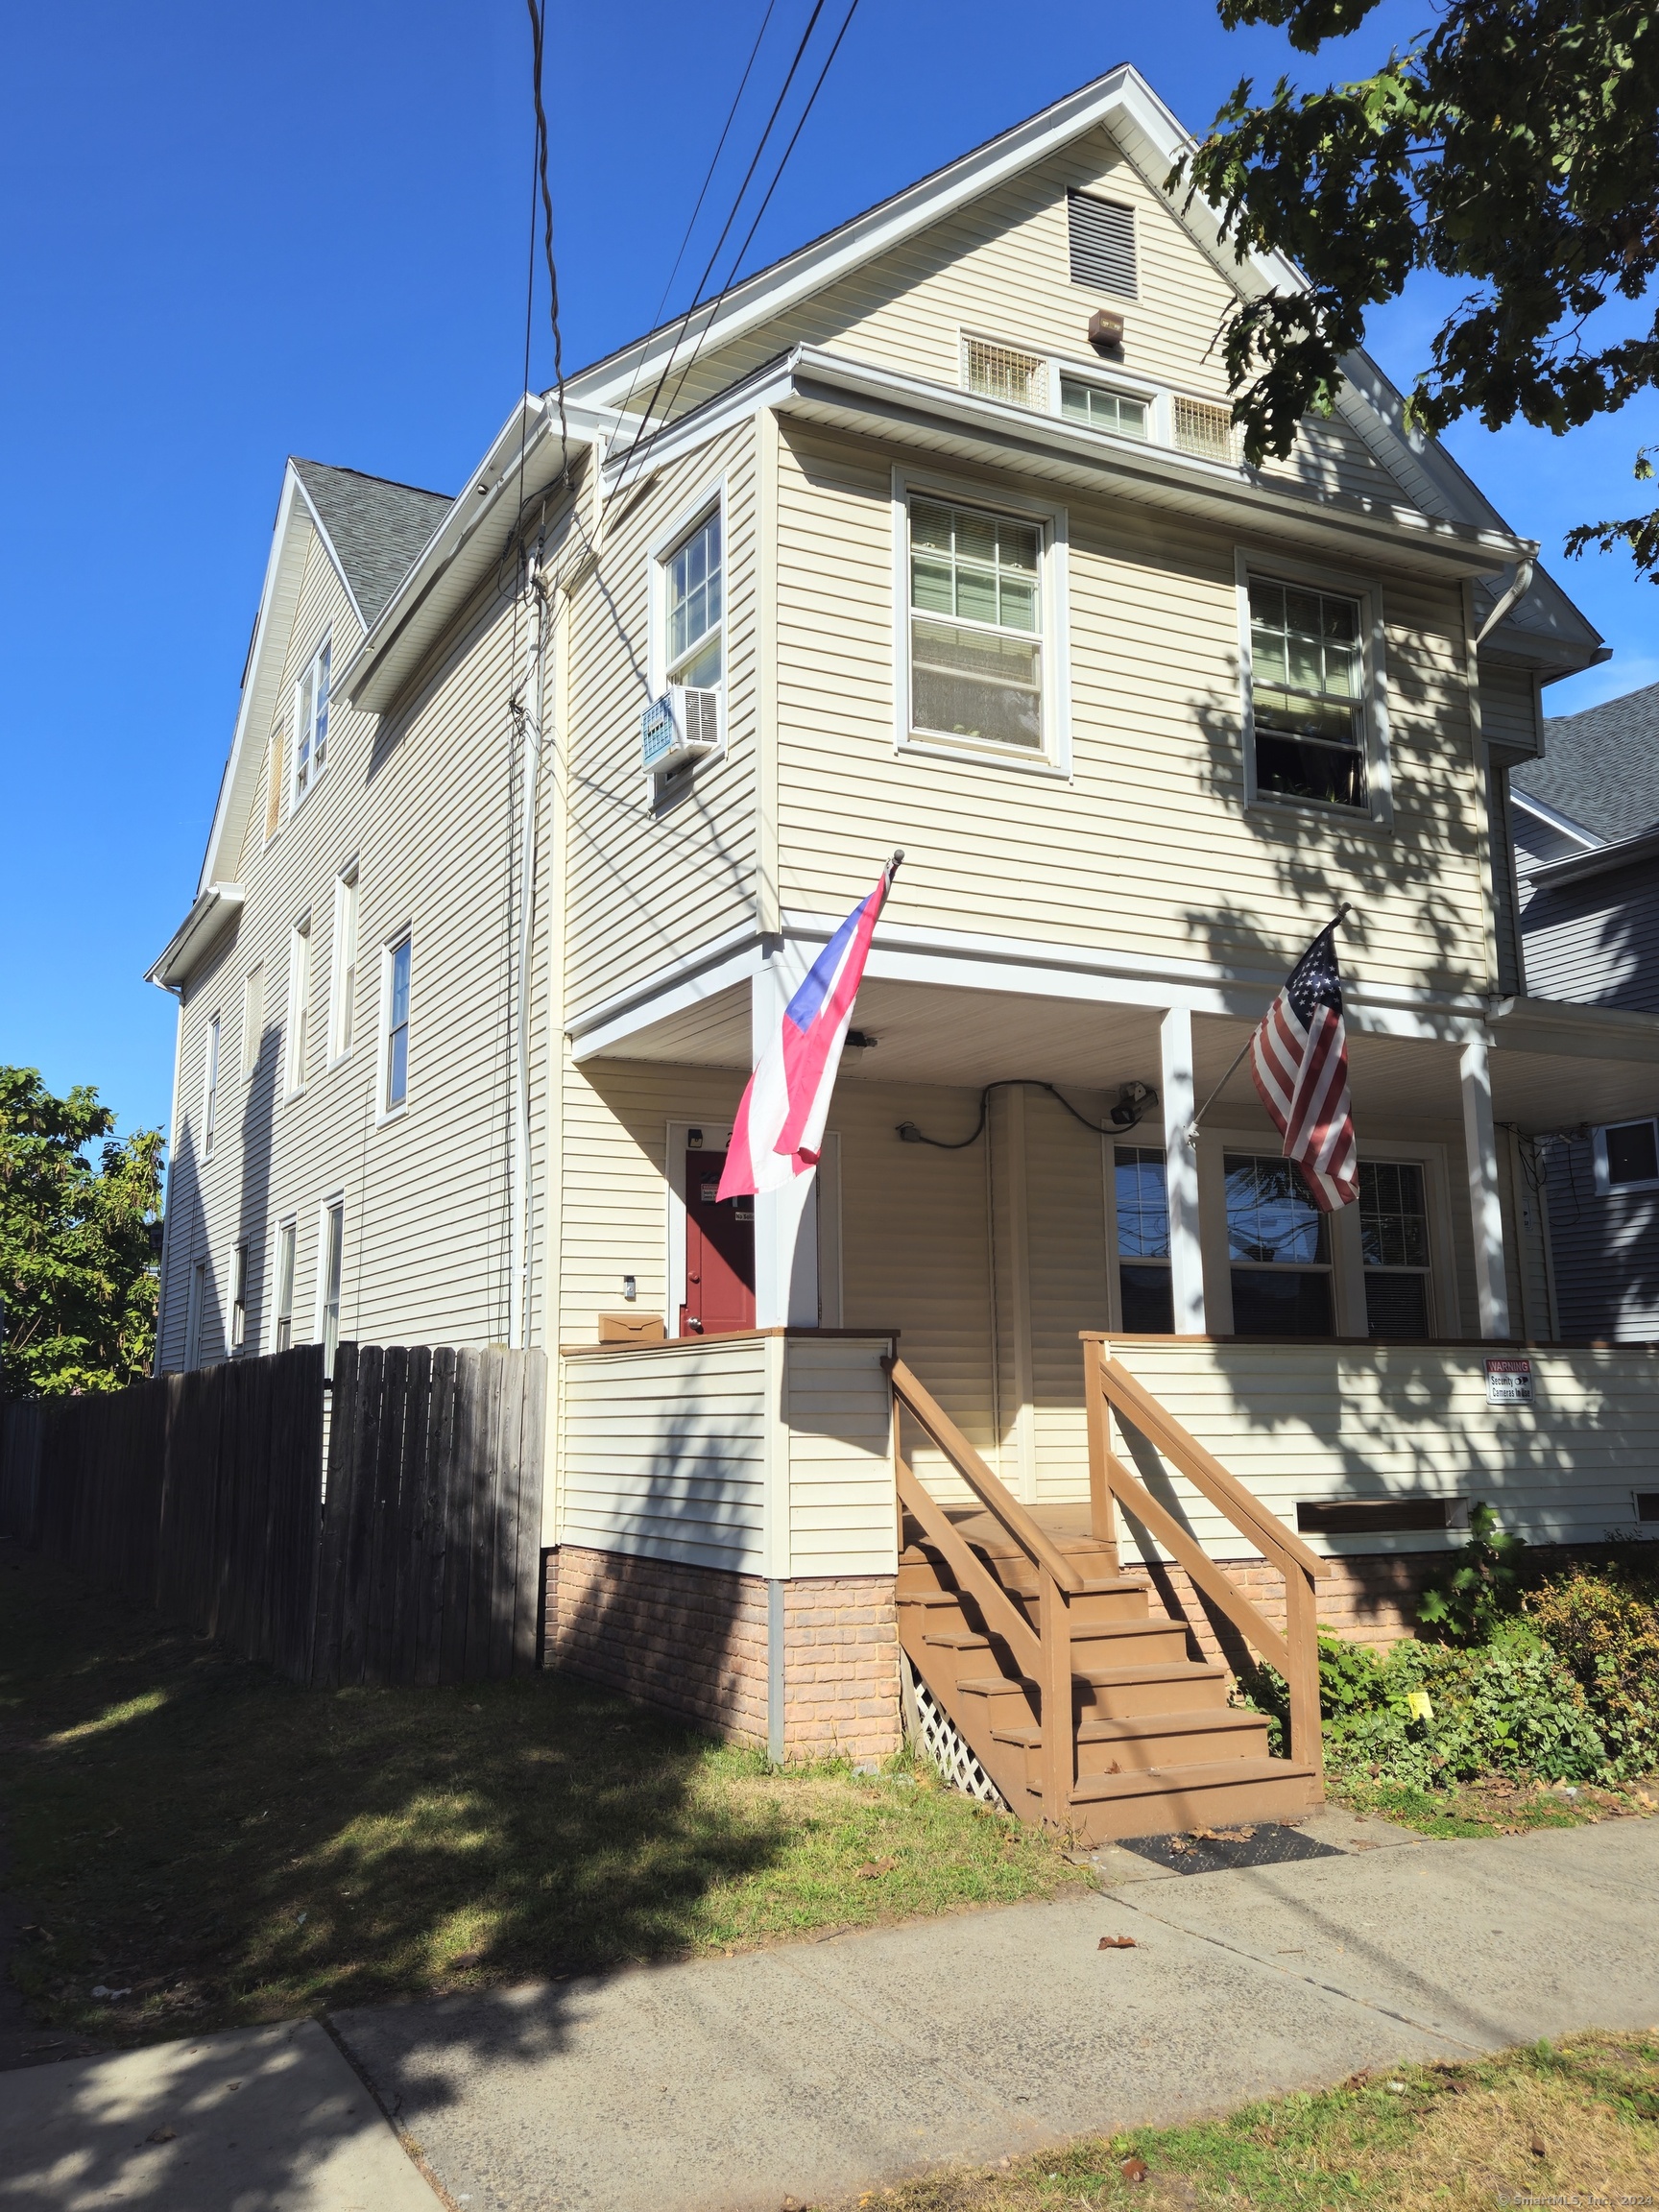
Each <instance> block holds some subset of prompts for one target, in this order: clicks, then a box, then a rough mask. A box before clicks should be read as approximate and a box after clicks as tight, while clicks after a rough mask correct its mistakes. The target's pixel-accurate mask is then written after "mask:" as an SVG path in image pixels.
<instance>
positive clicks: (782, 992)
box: [749, 952, 818, 1329]
mask: <svg viewBox="0 0 1659 2212" xmlns="http://www.w3.org/2000/svg"><path fill="white" fill-rule="evenodd" d="M795 980H798V978H797V979H795ZM795 980H792V979H791V978H790V976H789V974H788V972H787V970H786V969H785V967H784V965H783V960H782V957H781V952H773V953H769V954H768V956H767V959H766V961H765V964H764V965H763V966H762V968H761V969H760V972H759V974H757V976H756V977H755V979H754V981H753V983H752V984H751V986H750V997H749V1042H750V1061H751V1065H754V1064H757V1063H758V1061H759V1058H760V1055H761V1053H762V1052H763V1051H764V1050H765V1049H766V1046H767V1044H768V1042H769V1041H770V1039H771V1037H772V1034H773V1032H774V1030H775V1029H776V1028H777V1025H778V1018H779V1016H780V1015H781V1012H782V1010H783V1008H784V1006H786V1005H787V1004H788V1001H789V996H790V993H791V992H792V991H793V990H794V988H795ZM817 1185H818V1178H817V1176H816V1175H815V1174H813V1175H798V1176H797V1177H796V1178H795V1180H794V1182H793V1183H792V1184H791V1185H790V1186H789V1188H788V1189H787V1190H761V1191H758V1192H757V1194H756V1198H755V1326H756V1328H757V1329H780V1328H784V1327H796V1328H806V1329H815V1328H816V1327H817V1326H818V1206H817Z"/></svg>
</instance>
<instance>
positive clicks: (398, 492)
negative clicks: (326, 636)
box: [293, 457, 451, 630]
mask: <svg viewBox="0 0 1659 2212" xmlns="http://www.w3.org/2000/svg"><path fill="white" fill-rule="evenodd" d="M293 469H294V473H295V474H296V475H297V476H298V477H299V479H300V481H301V484H302V485H303V486H304V487H305V493H306V496H307V497H308V498H309V500H310V502H311V506H312V509H313V512H314V513H315V516H316V518H317V521H318V523H319V524H320V525H321V527H322V530H323V533H324V535H325V537H326V538H327V539H328V541H329V542H330V544H331V545H332V547H333V549H334V554H335V558H336V565H338V567H339V569H340V572H341V575H342V576H343V577H344V579H345V583H346V589H348V590H349V592H350V594H351V597H352V599H353V601H354V602H355V604H356V608H357V612H358V613H359V614H360V615H361V617H362V620H363V627H364V629H365V630H367V629H370V628H371V627H372V626H373V622H374V619H375V617H376V616H377V615H378V614H379V613H380V612H381V610H382V609H383V608H384V607H385V605H386V602H387V600H388V599H390V598H391V596H392V594H393V592H394V591H395V590H396V589H397V586H398V585H399V584H400V583H401V582H402V580H403V578H404V576H405V575H406V574H407V573H408V571H409V569H410V567H411V565H413V563H414V561H415V559H416V557H417V555H418V554H419V553H420V552H421V547H422V546H423V545H424V544H425V543H426V541H427V540H428V539H429V538H430V537H431V535H432V533H433V531H434V530H436V529H437V527H438V525H439V523H440V522H442V521H443V519H444V517H445V515H446V514H447V513H448V511H449V507H450V504H451V501H450V499H449V496H448V494H447V493H444V492H421V491H420V490H418V489H417V488H416V486H414V485H413V484H396V483H394V482H392V480H391V479H390V478H389V477H385V476H366V475H364V473H363V471H362V470H361V469H334V468H331V467H330V466H329V465H328V463H327V462H325V461H301V460H300V459H298V458H297V457H296V458H295V460H294V462H293Z"/></svg>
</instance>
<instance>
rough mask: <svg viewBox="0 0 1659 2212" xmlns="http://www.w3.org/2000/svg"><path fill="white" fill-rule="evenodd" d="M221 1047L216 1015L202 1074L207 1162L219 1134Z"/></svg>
mask: <svg viewBox="0 0 1659 2212" xmlns="http://www.w3.org/2000/svg"><path fill="white" fill-rule="evenodd" d="M219 1045H220V1022H219V1017H218V1015H217V1014H215V1015H214V1016H213V1018H212V1020H211V1021H210V1022H208V1024H207V1054H206V1064H205V1066H204V1069H203V1074H202V1157H203V1159H204V1160H205V1159H206V1158H207V1156H208V1154H209V1153H210V1152H211V1151H212V1149H213V1140H214V1138H215V1137H216V1136H217V1135H218V1133H219Z"/></svg>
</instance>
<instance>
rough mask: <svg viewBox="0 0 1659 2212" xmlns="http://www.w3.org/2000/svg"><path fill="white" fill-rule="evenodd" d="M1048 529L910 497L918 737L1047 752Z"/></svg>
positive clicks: (913, 710)
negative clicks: (1045, 560)
mask: <svg viewBox="0 0 1659 2212" xmlns="http://www.w3.org/2000/svg"><path fill="white" fill-rule="evenodd" d="M1043 550H1044V532H1043V529H1042V526H1041V525H1040V524H1038V523H1036V522H1029V521H1022V520H1016V519H1014V518H1013V517H1009V516H1006V515H996V514H992V513H989V512H987V511H986V510H985V509H983V508H979V507H959V506H957V505H955V504H954V503H947V502H946V501H944V500H941V499H930V498H924V497H922V496H921V495H920V494H917V495H913V496H912V498H911V500H910V733H911V734H912V735H913V736H915V737H918V738H920V739H922V740H924V741H925V742H926V741H928V740H942V741H944V742H946V743H949V744H952V745H966V746H970V747H974V748H982V749H985V750H988V751H996V752H1013V753H1020V754H1025V755H1037V756H1041V755H1042V754H1043V752H1044V751H1045V749H1046V744H1047V734H1046V731H1045V728H1044V720H1045V716H1044V667H1043Z"/></svg>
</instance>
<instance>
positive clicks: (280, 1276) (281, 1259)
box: [273, 1221, 300, 1352]
mask: <svg viewBox="0 0 1659 2212" xmlns="http://www.w3.org/2000/svg"><path fill="white" fill-rule="evenodd" d="M299 1242H300V1224H299V1223H298V1222H297V1221H284V1222H283V1223H281V1225H280V1226H279V1227H278V1229H277V1231H276V1286H275V1288H276V1297H275V1299H274V1301H273V1303H274V1305H275V1307H276V1350H277V1351H278V1352H286V1351H288V1350H289V1349H290V1348H291V1347H292V1345H293V1342H294V1262H295V1255H296V1250H297V1247H298V1245H299Z"/></svg>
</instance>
